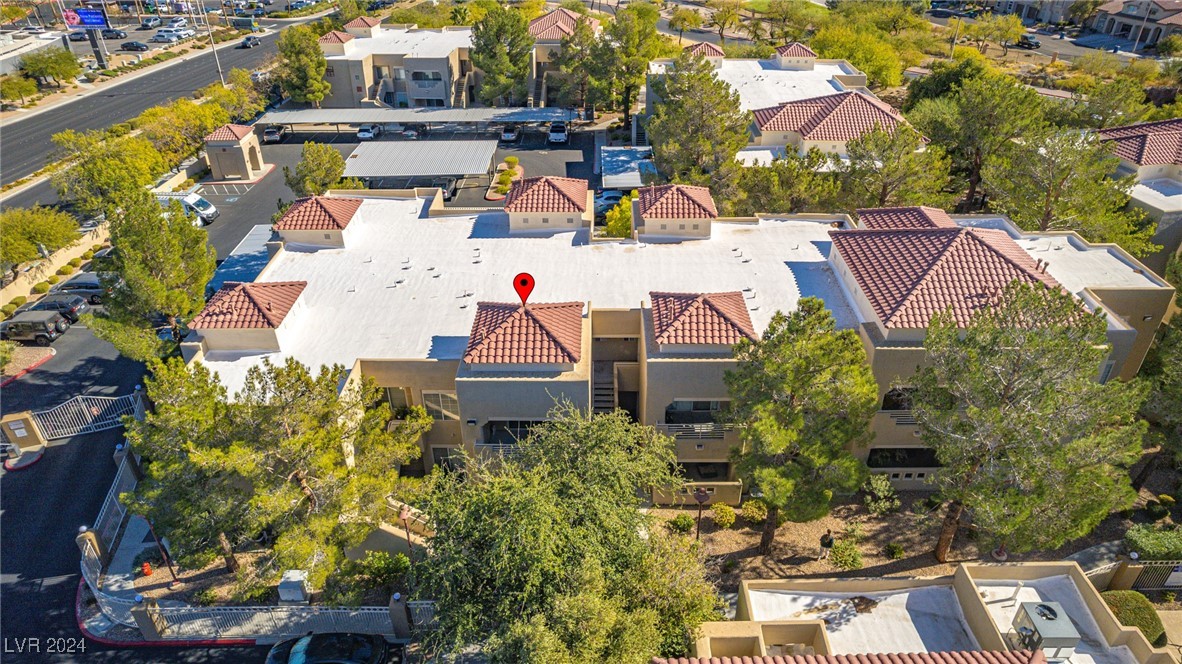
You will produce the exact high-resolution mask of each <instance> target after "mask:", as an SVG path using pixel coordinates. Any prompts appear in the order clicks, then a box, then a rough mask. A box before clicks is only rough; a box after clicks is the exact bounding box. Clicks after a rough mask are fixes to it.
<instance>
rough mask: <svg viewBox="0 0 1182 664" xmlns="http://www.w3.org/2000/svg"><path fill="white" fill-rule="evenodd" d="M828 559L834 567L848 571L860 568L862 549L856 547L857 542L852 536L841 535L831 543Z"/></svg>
mask: <svg viewBox="0 0 1182 664" xmlns="http://www.w3.org/2000/svg"><path fill="white" fill-rule="evenodd" d="M829 560H830V562H832V563H833V565H834V567H837V568H838V569H843V570H846V571H847V572H848V571H851V570H855V569H862V551H861V550H860V549H858V542H857V540H856V539H855V538H853V537H848V536H846V537H842V538H841V539H839V540H837V541H836V542H834V543H833V550H832V551H831V552H830V553H829Z"/></svg>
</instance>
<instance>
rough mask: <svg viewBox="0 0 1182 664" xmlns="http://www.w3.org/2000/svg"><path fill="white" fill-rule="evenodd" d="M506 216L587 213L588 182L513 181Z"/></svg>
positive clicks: (569, 179)
mask: <svg viewBox="0 0 1182 664" xmlns="http://www.w3.org/2000/svg"><path fill="white" fill-rule="evenodd" d="M505 211H506V212H586V211H587V181H586V180H579V179H577V178H558V177H548V176H541V177H536V178H523V179H521V180H515V181H514V182H513V184H512V185H511V186H510V187H509V194H508V195H507V196H505Z"/></svg>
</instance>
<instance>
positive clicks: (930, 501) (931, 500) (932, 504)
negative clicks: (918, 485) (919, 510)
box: [923, 493, 944, 510]
mask: <svg viewBox="0 0 1182 664" xmlns="http://www.w3.org/2000/svg"><path fill="white" fill-rule="evenodd" d="M923 502H924V504H925V505H927V506H928V509H930V510H934V509H936V508H938V507H940V506H941V505H943V504H944V496H941V495H940V494H938V493H933V494H932V495H930V496H928V497H927V498H925V499H924V501H923Z"/></svg>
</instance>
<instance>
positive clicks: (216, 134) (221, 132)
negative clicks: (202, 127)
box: [205, 124, 254, 141]
mask: <svg viewBox="0 0 1182 664" xmlns="http://www.w3.org/2000/svg"><path fill="white" fill-rule="evenodd" d="M253 133H254V128H253V127H248V126H246V125H240V124H224V125H222V126H220V127H218V128H217V129H214V130H213V131H212V132H210V133H209V135H208V136H206V137H205V140H206V141H241V140H242V139H244V138H246V137H247V136H250V135H251V134H253Z"/></svg>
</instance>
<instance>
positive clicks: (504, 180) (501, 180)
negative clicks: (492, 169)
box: [497, 171, 513, 186]
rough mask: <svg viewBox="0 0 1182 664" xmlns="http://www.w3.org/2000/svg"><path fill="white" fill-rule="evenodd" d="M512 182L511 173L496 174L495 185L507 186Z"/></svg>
mask: <svg viewBox="0 0 1182 664" xmlns="http://www.w3.org/2000/svg"><path fill="white" fill-rule="evenodd" d="M512 182H513V173H512V171H501V172H500V173H498V174H497V184H501V185H505V186H509V185H510V184H512Z"/></svg>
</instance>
